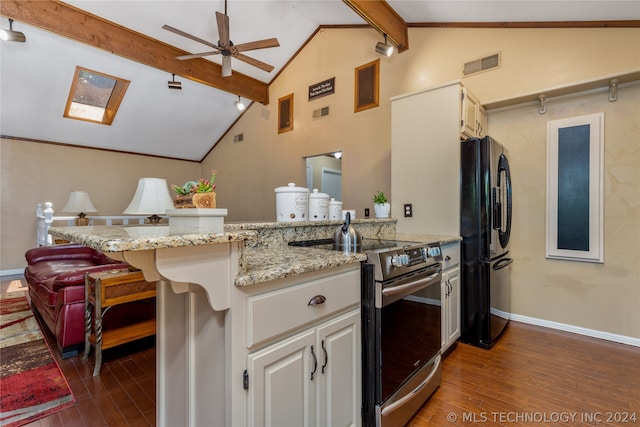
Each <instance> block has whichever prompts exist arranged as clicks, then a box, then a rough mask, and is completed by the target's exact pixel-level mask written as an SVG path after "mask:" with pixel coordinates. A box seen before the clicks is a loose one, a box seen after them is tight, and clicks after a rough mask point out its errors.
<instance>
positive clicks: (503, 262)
mask: <svg viewBox="0 0 640 427" xmlns="http://www.w3.org/2000/svg"><path fill="white" fill-rule="evenodd" d="M512 262H513V258H502V259H501V260H500V261H498V262H496V263H495V264H494V265H493V269H494V270H501V269H503V268H505V267H506V266H508V265H509V264H511V263H512Z"/></svg>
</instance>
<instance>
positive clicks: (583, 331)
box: [511, 313, 640, 347]
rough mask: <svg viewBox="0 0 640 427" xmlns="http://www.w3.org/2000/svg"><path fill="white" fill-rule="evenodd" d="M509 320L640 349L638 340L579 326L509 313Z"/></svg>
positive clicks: (639, 340) (639, 339)
mask: <svg viewBox="0 0 640 427" xmlns="http://www.w3.org/2000/svg"><path fill="white" fill-rule="evenodd" d="M511 320H514V321H516V322H522V323H529V324H531V325H537V326H544V327H545V328H551V329H558V330H560V331H566V332H573V333H574V334H580V335H585V336H588V337H593V338H600V339H603V340H607V341H614V342H619V343H622V344H627V345H632V346H635V347H640V338H633V337H628V336H626V335H619V334H612V333H610V332H603V331H596V330H595V329H588V328H582V327H580V326H573V325H567V324H566V323H559V322H552V321H550V320H543V319H536V318H535V317H529V316H522V315H520V314H514V313H511Z"/></svg>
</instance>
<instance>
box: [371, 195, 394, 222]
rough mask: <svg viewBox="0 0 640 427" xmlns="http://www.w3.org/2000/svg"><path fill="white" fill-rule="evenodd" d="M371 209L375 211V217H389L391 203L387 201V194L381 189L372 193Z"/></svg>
mask: <svg viewBox="0 0 640 427" xmlns="http://www.w3.org/2000/svg"><path fill="white" fill-rule="evenodd" d="M373 209H374V211H375V213H376V218H389V212H390V211H391V204H390V203H389V202H388V201H387V196H385V195H384V193H383V192H382V191H378V192H376V194H374V195H373Z"/></svg>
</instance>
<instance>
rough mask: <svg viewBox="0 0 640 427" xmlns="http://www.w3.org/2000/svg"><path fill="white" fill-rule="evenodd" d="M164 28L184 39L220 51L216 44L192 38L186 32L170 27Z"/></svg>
mask: <svg viewBox="0 0 640 427" xmlns="http://www.w3.org/2000/svg"><path fill="white" fill-rule="evenodd" d="M162 28H163V29H165V30H167V31H171V32H172V33H175V34H178V35H180V36H182V37H186V38H188V39H191V40H193V41H197V42H198V43H202V44H204V45H207V46H210V47H212V48H214V49H219V47H218V45H215V44H213V43H211V42H208V41H206V40H203V39H201V38H199V37H196V36H192V35H191V34H189V33H185V32H184V31H181V30H178V29H177V28H173V27H171V26H169V25H163V26H162Z"/></svg>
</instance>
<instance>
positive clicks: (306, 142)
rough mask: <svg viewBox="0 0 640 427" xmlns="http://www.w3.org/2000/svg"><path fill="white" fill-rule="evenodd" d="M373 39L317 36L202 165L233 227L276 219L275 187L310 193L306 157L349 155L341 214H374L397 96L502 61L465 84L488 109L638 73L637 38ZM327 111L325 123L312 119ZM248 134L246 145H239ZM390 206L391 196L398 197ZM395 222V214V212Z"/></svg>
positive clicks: (457, 33) (562, 34)
mask: <svg viewBox="0 0 640 427" xmlns="http://www.w3.org/2000/svg"><path fill="white" fill-rule="evenodd" d="M379 40H380V36H379V34H378V33H377V32H375V31H374V30H364V29H325V30H322V31H320V32H319V33H318V34H317V35H316V36H315V37H314V39H313V40H311V41H310V42H309V44H308V45H307V46H306V47H305V49H304V50H303V52H302V53H301V54H299V55H298V56H297V57H296V58H295V59H294V60H293V61H292V63H291V64H289V66H288V67H287V68H286V70H285V71H284V72H283V73H282V74H281V75H280V76H279V77H278V78H277V79H276V81H275V82H273V83H272V84H271V86H270V95H269V96H270V103H269V105H266V106H263V105H261V104H253V105H252V106H251V107H250V108H249V109H248V111H247V112H246V113H245V114H244V116H243V117H242V118H241V119H240V120H239V121H238V122H237V123H236V125H235V126H234V127H233V128H232V129H231V130H230V131H229V133H228V135H227V136H226V137H225V138H224V139H223V140H222V141H221V142H219V143H218V145H217V146H216V147H215V149H214V150H213V151H212V153H211V154H210V155H209V156H208V157H207V158H206V159H205V161H204V162H203V170H207V169H218V170H219V172H220V173H219V175H218V178H217V181H218V200H219V204H220V206H224V207H226V208H228V209H229V216H228V219H229V220H232V221H240V220H273V219H275V214H276V213H275V194H274V191H273V190H274V189H275V188H276V187H279V186H282V185H286V184H287V183H288V182H295V183H296V184H297V185H302V186H304V183H305V174H304V160H303V157H305V156H309V155H314V154H321V153H328V152H333V151H337V150H342V152H343V161H342V166H343V202H344V204H343V207H344V208H345V209H357V215H358V216H360V217H362V216H363V214H364V208H366V207H372V202H371V198H372V196H373V193H374V192H375V191H377V190H382V191H384V192H385V193H386V194H389V193H390V190H391V183H390V182H391V181H390V180H391V177H390V173H391V172H390V169H391V166H390V157H389V156H390V139H391V130H390V122H391V120H390V114H391V109H390V101H389V99H390V98H391V97H392V96H396V95H400V94H403V93H408V92H413V91H417V90H421V89H424V88H428V87H433V86H437V85H441V84H443V83H448V82H450V81H453V80H457V79H460V78H461V77H462V66H463V64H464V63H465V62H468V61H470V60H473V59H477V58H480V57H483V56H485V55H489V54H492V53H496V52H500V54H501V55H502V64H501V67H500V68H499V69H496V70H493V71H489V72H484V73H480V74H477V75H474V76H471V77H468V78H464V79H462V82H463V83H464V84H465V85H466V86H468V87H469V89H471V91H472V92H473V93H474V94H475V95H476V96H477V97H479V98H480V100H481V101H482V102H483V103H487V102H493V101H496V100H501V99H505V98H510V97H515V96H519V95H524V94H528V93H531V92H536V91H538V90H542V89H547V88H549V87H555V86H561V85H566V84H570V83H574V82H579V81H585V80H590V79H595V78H600V77H603V76H608V75H611V74H615V73H620V72H627V71H631V70H637V69H638V68H640V30H638V29H612V28H601V29H453V28H448V29H447V28H435V29H434V28H432V29H427V28H411V29H410V31H409V40H410V48H409V50H407V51H406V52H404V53H402V54H397V53H396V54H395V55H394V56H392V57H391V58H384V57H381V56H380V55H378V54H376V53H375V51H374V50H373V47H374V45H375V43H376V42H377V41H379ZM374 59H380V106H379V107H378V108H373V109H370V110H366V111H363V112H359V113H354V112H353V87H354V68H355V67H358V66H360V65H363V64H366V63H368V62H370V61H372V60H374ZM331 77H335V78H336V81H335V88H336V89H335V94H333V95H329V96H326V97H323V98H318V99H315V100H313V101H308V100H307V93H308V87H309V85H312V84H314V83H317V82H320V81H323V80H325V79H328V78H331ZM290 93H293V94H294V130H293V131H292V132H287V133H283V134H278V133H277V118H278V109H277V105H278V98H280V97H282V96H285V95H288V94H290ZM325 106H328V107H329V110H330V114H329V116H327V117H323V118H319V119H313V118H312V114H313V111H314V110H317V109H320V108H322V107H325ZM240 133H242V134H244V140H243V141H242V142H237V143H234V142H233V136H234V135H237V134H240ZM391 198H393V195H392V194H391ZM391 214H392V215H394V213H393V212H392V213H391Z"/></svg>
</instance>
